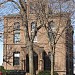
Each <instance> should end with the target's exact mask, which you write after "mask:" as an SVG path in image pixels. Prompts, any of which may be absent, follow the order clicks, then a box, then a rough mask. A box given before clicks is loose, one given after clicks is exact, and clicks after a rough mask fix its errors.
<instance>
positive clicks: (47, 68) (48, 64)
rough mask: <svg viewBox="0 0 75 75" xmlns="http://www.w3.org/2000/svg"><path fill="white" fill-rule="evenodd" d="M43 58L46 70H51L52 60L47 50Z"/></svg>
mask: <svg viewBox="0 0 75 75" xmlns="http://www.w3.org/2000/svg"><path fill="white" fill-rule="evenodd" d="M43 60H44V70H49V71H50V67H51V61H50V58H49V55H47V53H46V52H45V51H44V53H43Z"/></svg>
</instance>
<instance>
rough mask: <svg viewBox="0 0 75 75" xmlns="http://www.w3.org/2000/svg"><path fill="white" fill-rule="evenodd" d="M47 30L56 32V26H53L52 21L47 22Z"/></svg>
mask: <svg viewBox="0 0 75 75" xmlns="http://www.w3.org/2000/svg"><path fill="white" fill-rule="evenodd" d="M48 30H49V31H51V30H52V31H53V32H55V31H56V26H55V23H54V22H53V21H50V22H48Z"/></svg>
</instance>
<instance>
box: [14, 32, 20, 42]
mask: <svg viewBox="0 0 75 75" xmlns="http://www.w3.org/2000/svg"><path fill="white" fill-rule="evenodd" d="M18 42H20V33H15V34H14V43H18Z"/></svg>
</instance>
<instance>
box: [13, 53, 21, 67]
mask: <svg viewBox="0 0 75 75" xmlns="http://www.w3.org/2000/svg"><path fill="white" fill-rule="evenodd" d="M14 65H20V52H13V66H14Z"/></svg>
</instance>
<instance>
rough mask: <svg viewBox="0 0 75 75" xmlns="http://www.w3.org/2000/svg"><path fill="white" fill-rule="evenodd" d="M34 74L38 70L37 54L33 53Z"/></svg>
mask: <svg viewBox="0 0 75 75" xmlns="http://www.w3.org/2000/svg"><path fill="white" fill-rule="evenodd" d="M33 63H34V73H35V74H36V70H38V54H37V53H35V52H33Z"/></svg>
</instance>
